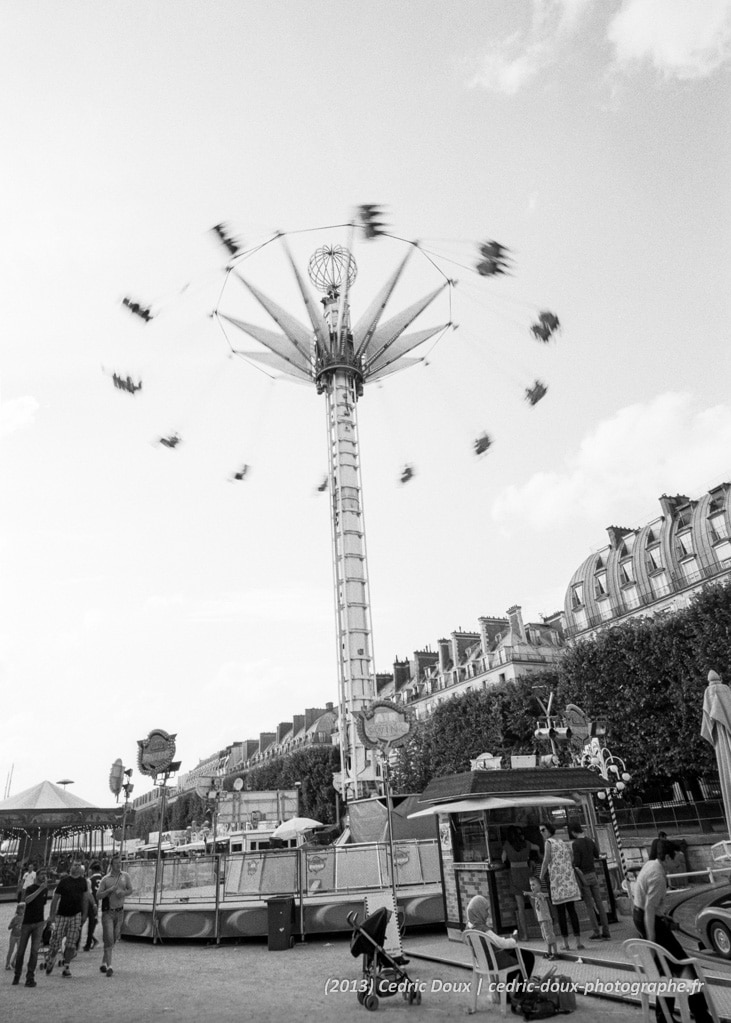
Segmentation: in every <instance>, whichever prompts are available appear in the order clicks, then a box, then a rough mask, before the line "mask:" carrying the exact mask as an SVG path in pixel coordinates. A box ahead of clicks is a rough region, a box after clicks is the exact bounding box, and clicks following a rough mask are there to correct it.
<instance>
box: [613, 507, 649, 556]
mask: <svg viewBox="0 0 731 1023" xmlns="http://www.w3.org/2000/svg"><path fill="white" fill-rule="evenodd" d="M660 500H661V501H662V498H661V499H660ZM633 532H634V530H633V529H628V528H627V527H626V526H607V536H608V537H609V546H610V547H611V548H612V550H613V551H616V550H617V548H618V547H619V545H620V544H621V543H622V539H623V537H625V536H627V534H628V533H633Z"/></svg>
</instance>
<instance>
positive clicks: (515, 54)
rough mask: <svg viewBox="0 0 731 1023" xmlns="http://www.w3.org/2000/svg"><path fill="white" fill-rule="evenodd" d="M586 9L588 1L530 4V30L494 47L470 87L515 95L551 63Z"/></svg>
mask: <svg viewBox="0 0 731 1023" xmlns="http://www.w3.org/2000/svg"><path fill="white" fill-rule="evenodd" d="M588 7H589V2H588V0H533V11H532V18H531V24H530V26H529V27H528V28H526V29H525V30H524V31H522V32H516V33H514V34H513V35H511V36H508V37H507V38H506V39H503V40H502V41H501V42H499V43H496V44H494V45H493V46H492V47H491V48H490V49H489V50H488V52H487V53H486V54H485V56H484V57H483V59H482V63H481V67H480V70H479V72H478V73H477V74H476V75H475V76H474V77H473V79H472V81H471V82H470V85H472V86H480V87H482V88H483V89H488V90H489V91H491V92H501V93H503V94H504V95H506V96H513V95H515V93H517V92H518V91H519V90H520V89H522V88H523V86H525V85H527V84H528V83H529V82H530V81H531V80H532V79H533V78H535V77H536V76H537V75H538V74H539V73H540V72H541V71H543V70H544V69H545V68H546V67H548V66H549V65H550V64H551V63H553V61H554V60H555V59H556V55H557V53H558V51H559V50H560V48H561V47H562V45H564V44H565V42H566V41H567V40H568V39H569V38H571V36H573V34H574V33H575V32H576V30H577V28H578V25H579V22H580V20H581V18H582V16H583V14H584V12H585V11H586V10H587V9H588Z"/></svg>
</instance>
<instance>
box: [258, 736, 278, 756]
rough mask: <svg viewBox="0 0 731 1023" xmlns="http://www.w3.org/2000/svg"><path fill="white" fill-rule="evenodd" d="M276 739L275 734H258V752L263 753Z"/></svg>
mask: <svg viewBox="0 0 731 1023" xmlns="http://www.w3.org/2000/svg"><path fill="white" fill-rule="evenodd" d="M275 738H276V733H275V732H260V733H259V752H260V753H264V752H265V750H266V749H267V747H268V746H271V744H272V743H273V742H274V740H275Z"/></svg>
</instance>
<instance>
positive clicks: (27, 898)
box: [13, 868, 48, 987]
mask: <svg viewBox="0 0 731 1023" xmlns="http://www.w3.org/2000/svg"><path fill="white" fill-rule="evenodd" d="M47 898H48V884H47V882H46V872H45V870H43V869H42V868H41V869H39V870H38V871H37V872H36V879H35V881H34V883H33V884H29V885H28V886H27V887H26V888H24V889H23V891H22V892H21V897H20V898H19V899H18V902H25V913H24V915H23V926H22V927H21V929H20V938H19V939H18V948H17V951H16V953H15V974H14V976H13V984H19V983H20V975H21V974H22V972H23V959H24V958H25V950H26V947H27V945H28V942H29V941H30V952H29V953H28V969H27V970H26V974H25V986H26V987H35V986H36V980H35V973H36V964H37V962H38V949H39V948H40V947H41V938H42V936H43V911H44V909H45V906H46V899H47Z"/></svg>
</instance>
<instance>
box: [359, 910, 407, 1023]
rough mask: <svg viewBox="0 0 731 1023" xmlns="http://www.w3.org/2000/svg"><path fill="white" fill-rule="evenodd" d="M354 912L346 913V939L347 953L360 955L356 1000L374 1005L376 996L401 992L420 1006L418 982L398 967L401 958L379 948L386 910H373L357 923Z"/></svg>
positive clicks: (382, 996)
mask: <svg viewBox="0 0 731 1023" xmlns="http://www.w3.org/2000/svg"><path fill="white" fill-rule="evenodd" d="M357 916H358V914H357V913H355V912H354V913H349V914H348V923H349V924H350V926H351V927H352V928H353V934H352V936H351V938H350V954H351V955H352V956H353V957H354V958H357V956H360V955H362V956H363V982H362V984H361V985H360V990H359V991H358V1001H359V1002H360V1004H361V1005H364V1006H365V1007H366V1009H369V1010H370V1011H373V1010H375V1009H377V1008H378V999H379V996H380V997H381V998H389V997H390V996H391V995H396V994H401V995H402V996H403V999H404V1001H406V1002H408V1003H409V1005H421V991H420V990H419V985H418V984H417V983H415V982H414V981H413V980H411V979H410V978H409V976H408V974H407V973H405V972H404V970H402V969H401V966H402V965H403V964H404V960H403V959H401V961H400V962H399V960H397V959H394V958H393V957H392V956H391V955H389V954H388V952H386V950H385V949H384V947H383V940H384V937H385V935H386V927H387V926H388V918H389V916H390V912H389V910H387V909H386V908H385V907H383V908H381V909H377V910H376V912H375V913H371V915H370V916H367V917H366V918H365V920H364V921H363V923H358V921H357Z"/></svg>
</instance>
